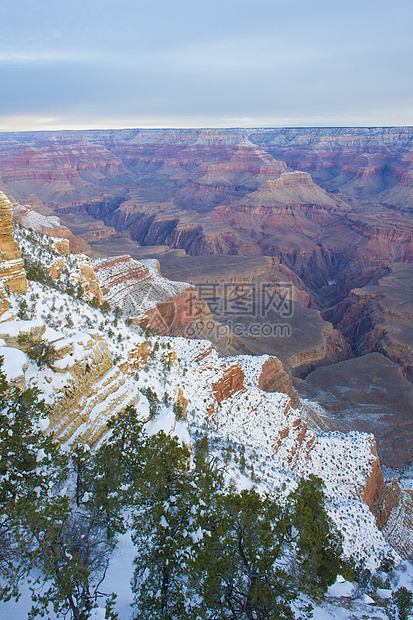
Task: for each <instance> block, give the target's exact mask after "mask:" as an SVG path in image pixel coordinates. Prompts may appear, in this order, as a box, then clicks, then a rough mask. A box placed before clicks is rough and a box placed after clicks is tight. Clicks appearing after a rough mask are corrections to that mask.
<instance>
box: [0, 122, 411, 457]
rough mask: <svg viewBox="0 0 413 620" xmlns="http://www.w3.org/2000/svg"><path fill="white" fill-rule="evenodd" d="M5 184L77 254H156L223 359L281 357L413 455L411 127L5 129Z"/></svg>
mask: <svg viewBox="0 0 413 620" xmlns="http://www.w3.org/2000/svg"><path fill="white" fill-rule="evenodd" d="M0 188H1V190H2V191H3V192H4V193H5V194H7V195H8V196H9V197H10V198H11V199H12V201H13V202H15V203H20V205H23V207H19V208H18V209H16V210H15V215H14V217H15V219H16V220H17V221H19V219H20V220H22V218H24V217H25V211H24V208H25V207H26V216H27V209H30V212H33V211H34V212H35V213H37V214H38V216H39V218H41V217H42V216H44V217H45V218H47V221H49V224H48V226H49V230H48V232H49V234H54V236H57V237H62V238H64V239H66V240H68V243H69V247H70V251H71V252H74V253H76V252H81V253H86V254H88V255H89V256H90V257H91V258H102V259H103V258H104V257H110V256H119V255H125V254H128V255H130V256H131V257H132V259H138V260H139V259H148V258H155V259H157V260H158V261H159V265H160V271H161V274H162V276H165V277H167V278H169V279H170V280H175V281H179V282H187V283H189V284H191V285H192V286H193V287H195V290H196V291H197V295H198V297H199V299H200V300H202V299H203V300H204V302H207V303H209V310H206V309H205V307H204V308H203V310H202V312H201V314H200V320H199V321H198V328H199V329H200V330H201V333H200V335H202V336H203V337H205V335H208V334H207V333H206V332H208V326H210V327H211V331H213V332H214V333H215V331H216V330H217V329H218V328H217V325H218V326H219V325H221V326H226V328H227V333H228V334H229V339H228V338H227V339H226V340H225V342H224V344H223V346H222V348H221V353H223V354H229V355H234V353H237V352H238V353H243V354H245V353H252V354H256V355H262V354H267V355H276V356H277V357H278V358H279V359H280V360H281V362H282V365H283V369H284V371H286V372H287V373H288V374H290V375H291V376H292V377H293V381H294V386H295V389H296V390H298V393H299V394H300V396H302V397H306V398H307V399H309V400H312V401H317V402H319V403H321V404H322V405H323V407H325V409H327V411H328V412H329V415H330V419H329V423H330V424H331V425H332V427H333V428H337V429H338V430H344V431H348V430H354V429H356V430H360V431H367V432H373V433H374V434H375V436H376V438H377V443H378V452H379V456H380V459H381V461H382V463H384V464H385V465H388V466H390V467H393V468H398V467H402V466H403V467H405V466H407V465H409V464H410V463H411V462H412V461H413V432H412V431H413V386H412V381H413V338H412V334H413V265H412V263H413V128H410V127H389V128H322V129H319V128H311V129H250V130H248V129H204V130H202V129H197V130H172V129H171V130H166V129H165V130H139V129H128V130H113V131H109V130H104V131H97V130H96V131H60V132H33V133H28V132H23V133H2V134H0ZM56 216H57V217H58V218H59V220H57V219H56ZM45 221H46V220H45ZM37 225H39V223H37ZM33 228H35V229H36V226H35V225H33ZM50 228H51V229H53V231H54V233H53V232H52V233H51V232H50ZM271 287H272V288H271ZM269 291H272V293H271V294H272V298H271V299H273V300H274V299H275V300H276V302H277V303H273V304H272V305H271V306H269V305H268V304H266V300H267V297H266V295H267V294H268V292H269ZM267 301H268V300H267ZM199 305H200V304H199V303H198V308H199ZM263 308H264V309H265V311H263ZM268 326H272V327H274V326H276V327H277V326H278V327H279V329H277V330H275V331H274V330H271V329H269V327H268ZM177 329H178V327H177ZM179 329H180V330H181V333H182V330H183V329H184V328H183V326H182V325H179ZM191 329H192V331H191V333H187V334H184V335H188V336H196V335H199V334H197V333H195V332H194V331H193V329H194V326H193V324H192V325H191ZM212 335H213V334H212Z"/></svg>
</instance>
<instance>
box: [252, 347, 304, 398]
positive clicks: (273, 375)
mask: <svg viewBox="0 0 413 620" xmlns="http://www.w3.org/2000/svg"><path fill="white" fill-rule="evenodd" d="M258 387H259V388H260V390H264V392H283V393H284V394H288V396H289V397H290V399H291V405H292V406H293V407H298V404H299V398H298V394H297V392H296V390H295V389H294V388H293V386H292V383H291V378H290V376H289V375H288V374H287V373H286V372H285V371H284V369H283V366H282V363H281V362H280V360H279V359H277V358H276V357H270V358H268V359H267V360H266V361H265V362H264V363H263V364H262V370H261V374H260V376H259V379H258Z"/></svg>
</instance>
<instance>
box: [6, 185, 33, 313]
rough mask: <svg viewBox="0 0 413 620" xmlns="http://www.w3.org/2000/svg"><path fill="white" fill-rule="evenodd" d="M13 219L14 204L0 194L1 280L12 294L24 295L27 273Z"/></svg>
mask: <svg viewBox="0 0 413 620" xmlns="http://www.w3.org/2000/svg"><path fill="white" fill-rule="evenodd" d="M12 218H13V207H12V204H11V202H10V200H9V199H8V198H7V196H5V194H3V192H0V280H1V281H2V282H3V285H4V286H5V287H8V288H9V289H10V291H11V292H13V293H24V292H26V290H27V281H26V273H25V271H24V266H23V261H22V258H21V256H20V249H19V246H18V243H17V242H16V240H15V238H14V233H13V228H12ZM3 305H4V303H3Z"/></svg>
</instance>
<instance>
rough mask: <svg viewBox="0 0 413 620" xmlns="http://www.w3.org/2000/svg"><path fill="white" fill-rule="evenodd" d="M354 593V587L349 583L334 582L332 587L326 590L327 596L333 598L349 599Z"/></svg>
mask: <svg viewBox="0 0 413 620" xmlns="http://www.w3.org/2000/svg"><path fill="white" fill-rule="evenodd" d="M355 592H356V588H355V586H354V585H353V584H352V583H350V582H349V581H341V582H339V581H336V583H333V585H332V586H329V588H328V590H327V596H330V597H335V598H341V597H345V598H351V597H353V596H354V594H355Z"/></svg>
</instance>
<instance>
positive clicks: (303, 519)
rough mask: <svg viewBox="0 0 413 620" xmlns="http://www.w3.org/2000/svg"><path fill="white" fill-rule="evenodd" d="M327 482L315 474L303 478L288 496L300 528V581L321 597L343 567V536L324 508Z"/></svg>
mask: <svg viewBox="0 0 413 620" xmlns="http://www.w3.org/2000/svg"><path fill="white" fill-rule="evenodd" d="M323 486H324V483H323V481H322V480H321V478H317V477H316V476H314V475H313V474H311V475H310V476H309V478H308V479H304V478H302V479H301V480H300V482H299V484H298V487H297V489H296V491H295V492H294V493H292V494H291V495H290V497H289V500H290V505H291V508H292V521H293V525H294V527H295V528H296V530H297V533H298V539H297V564H296V567H295V570H296V578H297V582H298V583H299V584H300V589H301V590H302V591H306V592H308V593H309V594H310V595H311V597H312V598H314V599H319V598H320V597H322V596H323V594H324V593H325V592H326V590H327V588H328V586H329V585H331V584H332V583H334V581H335V579H336V576H337V573H338V572H339V571H340V569H341V568H342V560H341V555H342V552H343V549H342V536H341V534H340V533H339V532H338V531H337V528H336V527H335V526H334V524H333V522H332V520H331V519H330V518H329V516H328V515H327V512H326V510H325V507H324V504H325V496H324V492H323Z"/></svg>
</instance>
